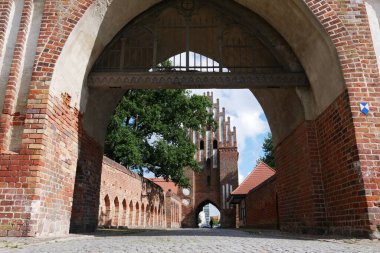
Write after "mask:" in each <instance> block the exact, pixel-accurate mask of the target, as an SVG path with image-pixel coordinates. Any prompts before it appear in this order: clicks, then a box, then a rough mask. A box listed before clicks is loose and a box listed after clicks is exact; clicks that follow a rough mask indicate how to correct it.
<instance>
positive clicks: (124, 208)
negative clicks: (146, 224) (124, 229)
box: [121, 199, 127, 226]
mask: <svg viewBox="0 0 380 253" xmlns="http://www.w3.org/2000/svg"><path fill="white" fill-rule="evenodd" d="M121 225H122V226H126V225H127V201H126V200H125V199H123V214H122V219H121Z"/></svg>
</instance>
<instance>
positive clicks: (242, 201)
mask: <svg viewBox="0 0 380 253" xmlns="http://www.w3.org/2000/svg"><path fill="white" fill-rule="evenodd" d="M275 182H276V171H275V170H274V169H272V168H271V167H269V166H268V165H266V164H265V163H264V162H260V163H259V164H258V165H257V166H256V168H255V169H253V170H252V172H251V173H250V174H249V175H248V176H247V178H246V179H245V180H244V181H243V182H242V183H241V184H240V185H239V187H238V188H236V189H235V190H234V191H233V192H232V193H231V197H230V199H229V201H230V203H231V204H235V205H236V207H237V210H238V212H237V221H238V222H237V224H238V225H239V227H253V228H277V226H278V210H277V195H276V185H275Z"/></svg>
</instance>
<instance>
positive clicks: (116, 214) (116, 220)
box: [112, 197, 119, 227]
mask: <svg viewBox="0 0 380 253" xmlns="http://www.w3.org/2000/svg"><path fill="white" fill-rule="evenodd" d="M113 203H114V207H115V212H114V216H113V219H112V226H115V227H117V226H119V199H118V197H116V198H115V200H114V202H113Z"/></svg>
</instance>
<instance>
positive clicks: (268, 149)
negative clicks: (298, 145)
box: [257, 133, 276, 168]
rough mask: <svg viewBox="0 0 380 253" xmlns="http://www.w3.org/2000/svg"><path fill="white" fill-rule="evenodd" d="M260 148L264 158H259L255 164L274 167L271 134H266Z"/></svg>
mask: <svg viewBox="0 0 380 253" xmlns="http://www.w3.org/2000/svg"><path fill="white" fill-rule="evenodd" d="M261 148H262V149H263V151H264V156H262V157H260V158H259V159H258V160H257V163H259V162H264V163H266V164H267V165H269V166H270V167H272V168H274V167H276V164H275V160H274V148H273V141H272V134H271V133H268V135H267V137H265V139H264V142H263V145H262V147H261Z"/></svg>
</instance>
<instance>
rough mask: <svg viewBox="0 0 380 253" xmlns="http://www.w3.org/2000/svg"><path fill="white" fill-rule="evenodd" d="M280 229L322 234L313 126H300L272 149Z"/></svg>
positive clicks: (316, 144) (310, 124) (320, 196)
mask: <svg viewBox="0 0 380 253" xmlns="http://www.w3.org/2000/svg"><path fill="white" fill-rule="evenodd" d="M275 156H276V171H277V172H276V175H277V180H276V181H277V186H278V199H279V200H278V201H279V213H280V225H281V229H283V230H289V231H295V232H315V233H322V232H323V231H324V229H325V206H324V200H323V198H324V196H323V184H322V179H321V172H320V167H319V163H318V162H319V155H318V143H317V139H316V134H315V129H314V124H313V122H308V121H306V122H304V123H303V124H301V125H300V126H299V127H298V128H297V129H296V130H295V131H293V133H292V134H291V135H289V136H288V137H287V138H286V139H285V140H284V141H283V142H282V143H281V144H280V145H278V146H277V147H276V149H275Z"/></svg>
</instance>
